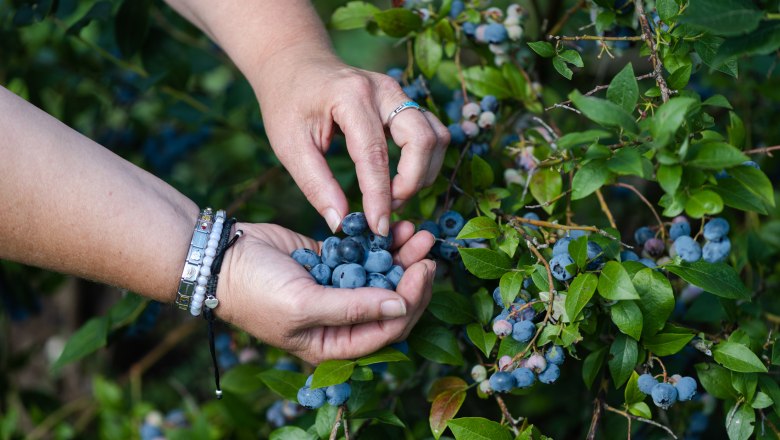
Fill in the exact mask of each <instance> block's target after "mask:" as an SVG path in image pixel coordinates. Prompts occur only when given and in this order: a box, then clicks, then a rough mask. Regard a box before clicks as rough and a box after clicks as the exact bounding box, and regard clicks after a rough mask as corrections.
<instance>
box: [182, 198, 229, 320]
mask: <svg viewBox="0 0 780 440" xmlns="http://www.w3.org/2000/svg"><path fill="white" fill-rule="evenodd" d="M224 224H225V211H222V210H220V211H217V214H216V216H215V219H214V225H213V226H212V228H211V232H210V233H209V236H208V242H207V243H206V249H205V250H204V251H203V253H204V257H203V264H202V265H201V266H200V268H199V269H200V271H199V275H198V278H197V279H196V283H197V285H196V286H195V291H194V293H193V295H192V301H191V302H190V314H192V316H198V315H200V312H201V311H202V310H203V301H204V300H205V299H206V284H208V282H209V278H210V277H211V265H212V264H213V263H214V257H215V256H216V255H217V247H218V246H219V239H220V237H221V236H222V228H223V226H224Z"/></svg>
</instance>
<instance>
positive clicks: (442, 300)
mask: <svg viewBox="0 0 780 440" xmlns="http://www.w3.org/2000/svg"><path fill="white" fill-rule="evenodd" d="M428 311H429V312H431V313H432V314H433V316H435V317H437V318H439V319H440V320H442V321H444V322H446V323H447V324H468V323H470V322H473V321H474V319H475V317H474V313H473V311H472V309H471V302H470V301H469V300H468V298H466V297H465V296H463V295H461V294H460V293H457V292H454V291H452V290H437V291H435V292H433V296H432V297H431V302H430V304H428Z"/></svg>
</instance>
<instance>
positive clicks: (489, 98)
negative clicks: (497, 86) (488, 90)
mask: <svg viewBox="0 0 780 440" xmlns="http://www.w3.org/2000/svg"><path fill="white" fill-rule="evenodd" d="M479 106H480V108H482V111H483V112H493V113H495V112H496V111H497V110H498V99H497V98H496V97H495V96H493V95H485V97H484V98H482V100H481V101H479Z"/></svg>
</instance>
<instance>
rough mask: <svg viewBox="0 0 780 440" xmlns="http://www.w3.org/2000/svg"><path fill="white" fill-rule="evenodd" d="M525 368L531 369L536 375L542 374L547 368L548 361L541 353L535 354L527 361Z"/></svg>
mask: <svg viewBox="0 0 780 440" xmlns="http://www.w3.org/2000/svg"><path fill="white" fill-rule="evenodd" d="M525 368H528V369H530V370H531V371H533V372H534V373H541V372H542V371H544V370H545V368H547V359H545V358H544V356H542V355H541V354H539V353H534V354H532V355H531V356H530V357H529V358H528V360H527V361H525Z"/></svg>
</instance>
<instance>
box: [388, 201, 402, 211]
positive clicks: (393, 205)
mask: <svg viewBox="0 0 780 440" xmlns="http://www.w3.org/2000/svg"><path fill="white" fill-rule="evenodd" d="M403 204H404V201H403V200H393V203H391V204H390V208H391V209H392V210H393V211H395V210H396V209H398V208H400V207H401V206H402V205H403Z"/></svg>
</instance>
